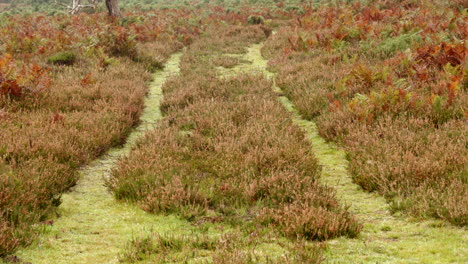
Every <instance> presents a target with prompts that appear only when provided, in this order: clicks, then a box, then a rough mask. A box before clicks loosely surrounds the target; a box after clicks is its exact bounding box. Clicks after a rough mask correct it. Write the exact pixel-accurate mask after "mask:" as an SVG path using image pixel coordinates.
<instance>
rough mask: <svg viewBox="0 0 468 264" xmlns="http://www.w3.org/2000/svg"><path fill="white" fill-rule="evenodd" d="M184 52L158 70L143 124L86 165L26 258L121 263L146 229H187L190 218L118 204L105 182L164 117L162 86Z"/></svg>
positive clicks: (176, 69) (24, 252) (23, 254)
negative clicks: (120, 144)
mask: <svg viewBox="0 0 468 264" xmlns="http://www.w3.org/2000/svg"><path fill="white" fill-rule="evenodd" d="M181 56H182V54H180V53H178V54H175V55H173V56H172V57H171V58H170V59H169V61H168V62H167V64H166V66H165V68H164V70H162V71H159V72H156V73H155V75H154V81H153V82H152V83H151V86H150V91H149V94H148V96H147V98H146V101H145V105H146V108H145V109H144V112H143V114H142V116H141V124H140V125H139V126H138V127H137V128H136V129H135V130H134V131H133V132H132V133H131V134H130V136H129V138H128V139H127V143H126V144H125V145H124V146H123V147H121V148H113V149H111V150H109V151H108V153H106V154H105V155H103V156H102V157H101V158H99V159H97V160H95V161H94V162H92V163H91V164H89V165H88V166H86V167H85V168H83V169H82V170H81V172H80V173H81V179H80V180H79V182H78V184H77V185H76V186H75V187H74V188H73V189H72V190H71V192H69V193H66V194H64V195H63V197H62V200H63V202H62V204H61V206H60V207H59V209H58V210H59V214H60V215H61V217H60V218H58V219H57V221H56V222H55V223H54V224H53V225H52V226H51V227H48V230H47V232H46V234H44V235H43V236H42V237H41V238H40V240H39V241H38V242H37V243H36V244H34V245H32V246H31V247H29V248H26V249H23V250H20V251H19V252H17V254H16V255H17V256H18V257H19V258H20V259H21V260H22V261H25V262H30V263H33V264H39V263H48V264H50V263H56V264H58V263H67V264H72V263H80V264H84V263H117V261H118V255H119V253H121V252H122V250H123V248H124V247H125V245H126V243H127V242H128V241H129V240H130V239H132V238H133V237H134V236H136V235H139V234H140V233H141V232H148V231H150V230H158V231H160V232H169V231H171V230H174V229H179V230H181V229H182V230H183V229H184V226H185V225H186V223H185V221H182V220H178V219H177V218H176V217H165V216H155V215H151V214H148V213H146V212H144V211H142V210H141V209H139V208H138V207H136V206H134V205H129V204H124V203H118V202H116V201H115V199H114V197H113V196H112V194H111V193H109V192H108V190H107V188H106V187H105V177H106V176H107V175H108V174H109V173H110V170H111V169H112V167H113V166H114V165H115V163H116V162H117V161H118V159H119V158H120V157H122V156H123V155H127V154H128V153H129V152H130V150H131V148H132V146H134V145H135V143H136V141H137V140H138V138H139V137H141V136H142V135H143V134H144V132H145V131H147V130H149V129H152V128H153V127H154V124H155V123H156V122H157V121H158V120H160V119H161V112H160V109H159V104H160V101H161V99H162V90H161V86H162V85H163V83H164V82H165V80H166V79H167V78H168V77H169V76H171V75H173V74H177V73H178V72H179V61H180V58H181Z"/></svg>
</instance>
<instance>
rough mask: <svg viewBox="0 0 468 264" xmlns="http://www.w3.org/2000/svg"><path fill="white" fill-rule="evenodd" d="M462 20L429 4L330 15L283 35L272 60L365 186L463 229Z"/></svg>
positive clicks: (335, 10) (288, 89)
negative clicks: (346, 156) (336, 142)
mask: <svg viewBox="0 0 468 264" xmlns="http://www.w3.org/2000/svg"><path fill="white" fill-rule="evenodd" d="M463 12H464V11H462V9H460V8H459V6H457V5H455V6H454V5H452V4H450V5H447V4H443V3H442V2H440V1H429V0H428V1H419V2H417V3H416V2H415V1H400V2H398V3H397V2H394V1H383V0H382V1H373V2H372V3H370V4H363V3H361V2H359V1H357V2H352V3H349V4H342V5H340V6H339V7H335V6H321V7H318V8H317V9H316V10H313V11H312V10H309V11H308V12H306V13H305V14H304V16H302V17H300V18H298V19H297V20H295V21H293V22H292V25H290V26H286V27H282V28H280V29H279V30H278V34H276V35H275V36H274V37H273V38H271V39H270V40H269V41H268V42H267V45H266V47H265V48H264V50H263V54H264V55H265V56H269V57H271V61H270V63H271V66H272V67H273V68H274V69H276V70H277V71H278V72H279V74H278V77H277V83H278V85H279V86H280V87H281V88H283V90H284V91H285V94H286V96H288V97H289V98H290V99H291V100H292V101H293V102H294V104H295V105H296V106H297V108H298V110H299V111H300V113H301V114H302V115H303V116H304V117H305V118H308V119H315V120H316V121H317V123H318V126H319V130H320V134H321V135H322V136H324V137H325V138H326V139H328V140H335V141H338V142H340V143H341V144H342V145H343V146H344V147H345V149H346V150H347V152H348V153H349V158H350V162H351V163H350V164H351V165H350V166H351V168H350V169H351V171H352V173H353V175H354V176H353V177H354V180H355V182H356V183H358V184H360V185H361V186H362V187H363V188H364V189H366V190H369V191H378V192H380V193H381V194H383V195H384V196H385V197H387V198H388V199H389V201H390V203H391V205H392V208H393V209H394V210H403V211H406V212H408V213H410V214H412V215H415V216H423V217H436V218H442V219H446V220H447V221H449V222H451V223H453V224H456V225H461V226H465V225H466V224H467V222H468V214H467V213H468V212H467V210H466V208H468V204H467V202H468V201H467V199H466V198H464V197H467V190H468V187H467V186H468V185H467V182H466V163H467V159H466V157H467V156H468V153H467V149H466V146H465V145H466V144H465V142H466V133H465V132H464V131H466V130H467V127H466V118H467V112H466V111H467V109H466V108H467V104H466V102H467V98H468V97H467V93H466V84H467V75H466V68H465V67H466V61H467V60H466V59H467V53H468V50H467V47H466V43H465V42H464V41H463V40H464V39H466V38H467V32H466V25H467V22H468V21H467V19H466V15H464V13H463ZM292 28H294V29H295V30H292ZM455 153H456V154H455ZM448 190H450V192H449V191H448ZM436 197H438V198H436Z"/></svg>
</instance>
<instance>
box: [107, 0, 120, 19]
mask: <svg viewBox="0 0 468 264" xmlns="http://www.w3.org/2000/svg"><path fill="white" fill-rule="evenodd" d="M106 6H107V10H108V11H109V16H111V17H121V16H122V14H121V13H120V8H119V0H106Z"/></svg>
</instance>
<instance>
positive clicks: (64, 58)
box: [47, 51, 76, 66]
mask: <svg viewBox="0 0 468 264" xmlns="http://www.w3.org/2000/svg"><path fill="white" fill-rule="evenodd" d="M47 62H48V63H49V64H55V65H67V66H71V65H73V64H75V62H76V55H75V53H73V52H69V51H64V52H59V53H57V54H55V55H52V56H50V57H49V58H47Z"/></svg>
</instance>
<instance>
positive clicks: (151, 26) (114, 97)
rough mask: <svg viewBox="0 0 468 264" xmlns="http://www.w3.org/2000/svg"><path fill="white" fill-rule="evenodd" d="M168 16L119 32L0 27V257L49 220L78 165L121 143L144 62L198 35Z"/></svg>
mask: <svg viewBox="0 0 468 264" xmlns="http://www.w3.org/2000/svg"><path fill="white" fill-rule="evenodd" d="M158 12H159V11H158ZM177 13H178V15H177V16H174V13H164V12H159V13H158V16H157V18H155V17H152V16H148V17H147V18H145V20H140V21H139V22H138V23H133V24H131V25H128V26H126V27H123V26H120V25H117V24H113V23H110V22H109V21H108V20H107V19H106V17H105V16H103V15H87V14H82V15H78V16H75V17H65V16H54V17H44V16H42V15H29V16H26V17H24V16H19V15H18V16H10V17H8V20H5V23H3V21H2V23H1V25H0V126H1V133H2V136H1V137H0V190H1V191H0V257H2V256H3V255H5V254H8V253H11V252H12V251H13V250H14V249H16V248H17V247H19V246H22V245H25V244H28V243H29V242H30V241H31V240H32V239H34V237H35V231H34V230H38V229H37V228H35V229H34V230H33V229H32V228H31V225H32V224H35V223H38V222H43V221H45V220H47V219H48V218H50V217H52V216H53V211H54V208H55V207H56V206H58V205H59V204H60V194H61V193H62V192H63V191H66V190H67V189H68V188H69V187H71V186H73V185H74V184H75V183H76V180H77V178H78V175H77V169H78V168H79V167H80V166H81V165H83V164H85V163H86V162H88V161H90V160H91V159H92V158H94V157H96V156H97V155H100V154H102V153H103V152H104V151H105V150H106V149H108V148H109V147H111V146H113V145H117V144H121V143H122V142H123V141H124V140H125V136H126V135H127V134H128V133H129V131H130V129H131V127H132V126H134V125H135V124H136V123H137V122H138V116H139V114H140V111H141V109H142V107H143V97H144V95H145V92H146V89H147V88H146V87H147V86H146V83H147V81H149V79H150V74H149V73H148V72H147V69H148V68H149V67H148V66H150V65H156V64H157V63H156V62H158V63H159V64H160V63H161V62H163V61H164V60H165V59H166V58H167V57H168V56H169V55H170V54H171V53H172V52H174V51H175V50H177V49H179V48H181V47H182V46H183V45H184V43H189V39H191V38H193V37H195V36H196V35H198V32H196V29H195V27H194V26H192V25H189V24H187V23H186V20H184V19H183V18H184V17H185V16H188V15H189V14H190V13H186V12H184V11H182V10H180V11H177ZM160 20H161V21H160ZM162 20H164V21H162ZM162 24H164V25H165V28H164V29H161V28H160V26H161V25H162ZM176 35H177V36H178V37H180V38H181V40H180V41H178V40H177V39H176V37H175V36H176ZM168 39H170V40H168ZM149 49H151V53H147V52H148V50H149ZM154 53H157V56H153V54H154ZM142 57H146V58H147V59H145V60H144V61H141V59H140V58H142ZM136 62H138V63H136Z"/></svg>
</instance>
